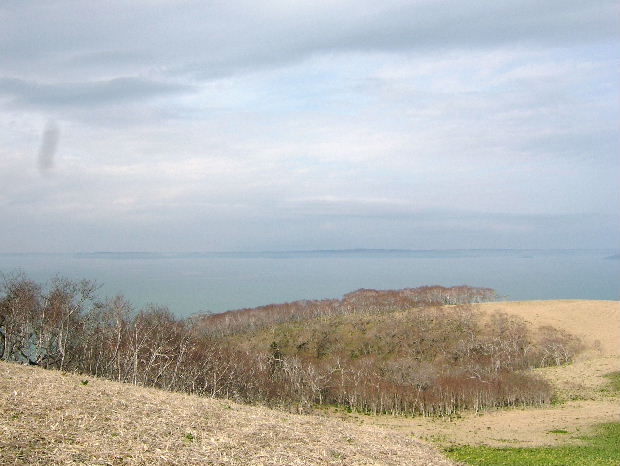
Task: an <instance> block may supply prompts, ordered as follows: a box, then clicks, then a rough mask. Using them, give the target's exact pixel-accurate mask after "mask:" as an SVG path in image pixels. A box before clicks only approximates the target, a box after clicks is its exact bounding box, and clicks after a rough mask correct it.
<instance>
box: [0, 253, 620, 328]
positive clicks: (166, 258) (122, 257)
mask: <svg viewBox="0 0 620 466" xmlns="http://www.w3.org/2000/svg"><path fill="white" fill-rule="evenodd" d="M0 273H2V274H3V275H5V276H6V275H11V274H14V273H24V274H25V275H26V276H28V277H29V278H31V279H33V280H36V281H38V282H40V283H44V282H46V281H48V280H50V279H51V278H52V277H54V276H63V277H66V278H70V279H83V278H85V279H89V280H93V281H96V282H97V283H98V284H99V285H100V289H99V292H98V294H99V296H100V297H112V296H115V295H118V294H120V295H124V296H125V297H126V298H127V299H128V300H129V301H131V302H132V304H133V306H134V308H135V309H140V308H142V307H144V306H147V305H149V304H159V305H164V306H167V307H169V308H170V310H171V311H172V312H173V313H174V314H175V315H177V316H178V317H187V316H190V315H192V314H196V313H202V312H222V311H225V310H229V309H238V308H244V307H255V306H260V305H264V304H271V303H283V302H288V301H295V300H300V299H322V298H340V297H341V296H342V295H343V294H345V293H348V292H350V291H355V290H358V289H360V288H373V289H397V288H409V287H417V286H423V285H442V286H453V285H470V286H480V287H488V288H493V289H495V290H496V292H497V293H498V294H499V295H500V296H501V298H502V299H504V300H530V299H606V300H618V299H620V286H619V285H620V281H619V277H620V256H619V253H618V250H606V249H605V250H602V249H596V250H594V249H579V250H547V249H545V250H542V249H536V250H523V249H520V250H515V249H476V250H470V249H465V250H402V249H394V250H392V249H353V250H320V251H264V252H193V253H165V252H85V253H67V254H44V253H2V254H0Z"/></svg>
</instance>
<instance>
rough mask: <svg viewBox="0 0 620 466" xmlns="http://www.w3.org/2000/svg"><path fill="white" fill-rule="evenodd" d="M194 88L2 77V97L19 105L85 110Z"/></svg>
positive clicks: (119, 81) (119, 80)
mask: <svg viewBox="0 0 620 466" xmlns="http://www.w3.org/2000/svg"><path fill="white" fill-rule="evenodd" d="M191 89H192V88H191V87H190V86H186V85H181V84H171V83H165V82H157V81H151V80H147V79H142V78H133V77H127V78H115V79H110V80H105V81H92V82H63V83H57V84H47V83H46V84H43V83H38V82H33V81H26V80H23V79H17V78H7V77H4V78H0V95H2V94H4V95H5V96H8V97H9V98H11V99H12V100H13V101H14V102H15V103H18V104H27V105H33V106H43V107H64V106H70V107H82V106H90V105H93V104H95V105H100V104H115V103H127V102H132V101H136V100H142V99H149V98H153V97H157V96H163V95H168V94H174V93H181V92H187V91H189V90H191Z"/></svg>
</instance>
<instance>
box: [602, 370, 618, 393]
mask: <svg viewBox="0 0 620 466" xmlns="http://www.w3.org/2000/svg"><path fill="white" fill-rule="evenodd" d="M603 377H605V378H606V379H607V380H608V381H609V382H608V384H607V387H605V389H606V390H605V391H610V392H620V371H616V372H610V373H609V374H605V375H604V376H603Z"/></svg>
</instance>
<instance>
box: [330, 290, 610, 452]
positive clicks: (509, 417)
mask: <svg viewBox="0 0 620 466" xmlns="http://www.w3.org/2000/svg"><path fill="white" fill-rule="evenodd" d="M474 306H475V308H477V309H479V310H482V311H485V312H488V313H491V312H494V311H501V312H506V313H509V314H516V315H518V316H520V317H522V318H524V319H525V320H526V322H527V323H528V324H529V325H532V326H534V327H538V326H543V325H552V326H554V327H556V328H559V329H563V330H566V331H568V332H571V333H573V334H575V335H577V336H579V337H580V338H581V339H582V341H583V342H584V343H585V345H586V347H587V349H586V350H585V351H584V352H583V353H582V354H581V355H579V357H578V359H577V361H576V362H575V363H573V364H570V365H566V366H561V367H548V368H543V369H538V371H539V373H540V374H541V375H543V377H545V378H547V380H549V381H550V382H551V383H552V384H553V385H554V388H555V389H556V392H557V393H558V398H559V399H558V402H557V403H556V404H554V405H553V406H549V407H545V408H527V409H502V410H497V411H488V412H486V413H484V414H481V415H476V414H474V413H463V414H462V415H461V416H459V417H457V418H452V419H448V418H443V419H433V418H404V417H390V416H376V417H369V416H355V415H351V414H344V413H342V412H340V413H338V414H337V415H336V416H337V417H340V418H343V419H346V418H352V419H354V421H355V422H364V423H365V424H370V425H377V426H380V427H384V428H391V429H393V430H394V431H396V432H400V433H407V434H410V435H414V436H416V437H417V438H421V439H426V440H429V441H432V442H434V443H436V444H440V445H444V446H447V445H454V444H459V445H463V444H468V445H489V446H506V447H515V446H523V447H528V446H539V445H557V444H562V443H566V442H570V441H574V442H579V441H578V440H575V439H572V438H571V437H577V436H581V435H583V434H587V433H588V432H589V430H590V429H591V428H592V426H594V425H596V424H599V423H605V422H614V421H616V422H617V421H618V420H620V400H619V399H618V394H617V393H610V392H609V391H607V390H606V389H605V387H606V386H607V385H608V383H609V381H608V379H606V378H605V377H604V376H605V375H606V374H608V373H610V372H613V371H618V370H620V303H619V302H618V301H594V300H554V301H520V302H498V303H482V304H476V305H474ZM553 431H556V432H553ZM557 431H565V432H559V433H558V432H557Z"/></svg>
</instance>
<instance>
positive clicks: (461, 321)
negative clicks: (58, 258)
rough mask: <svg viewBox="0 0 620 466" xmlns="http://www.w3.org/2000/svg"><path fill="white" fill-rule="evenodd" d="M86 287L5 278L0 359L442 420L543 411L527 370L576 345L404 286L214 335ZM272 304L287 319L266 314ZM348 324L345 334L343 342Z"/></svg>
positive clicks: (216, 327) (203, 324) (300, 407)
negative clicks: (499, 410)
mask: <svg viewBox="0 0 620 466" xmlns="http://www.w3.org/2000/svg"><path fill="white" fill-rule="evenodd" d="M428 288H434V287H428ZM465 288H467V287H465ZM97 289H98V287H97V286H96V284H94V283H93V282H91V281H87V280H81V281H74V280H68V279H66V278H55V279H53V280H51V281H50V282H49V283H47V284H40V283H37V282H35V281H33V280H31V279H29V278H28V277H26V276H24V275H12V276H7V277H4V281H3V283H2V287H1V290H0V291H1V293H0V357H1V358H2V359H4V360H8V361H16V362H21V363H24V364H31V365H37V366H41V367H44V368H48V369H59V370H64V371H75V372H79V373H83V374H88V375H92V376H97V377H105V378H108V379H111V380H116V381H119V382H125V383H131V384H136V385H144V386H152V387H158V388H162V389H166V390H174V391H183V392H188V393H194V394H198V395H202V396H210V397H222V398H230V399H234V400H237V401H242V402H247V403H262V404H266V405H271V406H279V407H284V408H288V409H292V410H296V411H307V410H309V409H311V408H312V407H313V406H316V405H334V404H335V405H341V406H345V407H347V408H348V409H352V410H358V411H364V412H372V413H393V414H422V415H448V414H453V413H455V412H457V411H459V410H462V409H474V410H480V409H485V408H488V407H495V406H515V405H520V404H543V403H546V402H549V400H550V398H551V396H552V393H551V387H550V386H549V385H548V384H547V383H546V382H544V381H543V380H541V379H539V378H536V377H535V376H533V375H532V374H531V373H528V372H527V369H529V368H532V367H537V366H545V365H553V364H563V363H565V362H569V361H570V360H571V359H572V357H573V356H574V355H575V354H576V353H577V352H578V351H579V349H580V343H579V341H578V340H577V339H576V338H575V337H573V336H571V335H568V334H566V333H564V332H560V331H558V330H556V329H553V328H546V329H539V330H537V331H536V332H535V333H531V332H530V331H529V330H528V328H527V327H526V326H525V324H524V323H523V322H522V321H520V320H519V319H517V318H513V317H509V316H506V315H500V314H498V315H495V316H493V317H492V318H491V319H490V320H489V319H487V320H485V319H484V318H483V316H482V315H481V314H479V313H476V312H474V311H473V310H472V309H470V308H468V307H467V306H466V305H463V304H459V305H455V306H450V307H438V306H437V305H436V304H437V303H434V304H433V302H432V301H429V302H423V301H422V298H420V296H423V293H421V294H420V296H415V292H413V291H411V290H408V291H404V290H399V291H395V292H376V291H373V290H361V291H358V292H355V293H352V294H350V295H347V296H345V297H344V298H343V299H342V300H337V301H339V303H336V304H333V305H331V304H330V305H329V306H327V308H329V309H330V310H328V311H325V312H322V311H320V309H323V307H322V306H324V304H325V302H324V301H316V302H312V303H316V304H311V305H309V304H308V302H302V303H301V305H300V306H299V307H297V308H296V307H295V305H293V304H291V303H289V304H287V305H274V306H272V307H266V308H267V312H266V314H267V315H268V316H269V317H267V318H265V319H264V320H260V318H259V317H258V316H260V311H259V310H252V311H251V312H247V311H244V312H236V313H229V315H231V314H232V315H234V316H235V319H236V320H235V325H234V326H232V325H226V326H224V327H223V326H222V324H221V321H219V320H218V319H220V317H218V316H207V317H205V318H189V319H179V318H177V317H175V316H174V315H173V314H172V313H171V312H170V311H169V310H168V309H167V308H165V307H161V306H157V305H150V306H147V307H145V308H143V309H139V310H136V309H134V308H133V306H132V305H131V303H130V302H128V301H127V300H126V299H124V298H123V297H122V296H116V297H113V298H103V299H101V298H99V297H98V296H97ZM413 290H415V289H413ZM471 290H475V289H471ZM426 291H428V289H424V290H423V292H426ZM435 291H436V290H435ZM453 291H454V290H452V292H451V293H452V294H451V296H454V294H453ZM463 291H467V293H470V291H468V290H463ZM483 294H484V295H487V292H483ZM439 296H440V297H441V296H444V295H442V294H441V293H439ZM459 296H460V297H459V298H458V299H459V300H465V301H466V298H464V297H463V296H465V294H461V295H459ZM471 296H473V297H474V298H471V300H476V299H480V298H479V296H480V294H479V293H476V292H473V291H471ZM392 298H393V299H392ZM424 299H426V298H424ZM402 300H405V302H406V304H403V302H402ZM443 301H444V299H443V298H441V302H443ZM382 302H384V303H385V304H382ZM412 302H415V303H416V304H415V306H413V305H411V303H412ZM421 303H424V304H421ZM278 306H280V307H278ZM257 309H261V308H257ZM273 309H278V311H277V312H274V311H273ZM282 309H284V311H283V312H281V314H283V315H287V316H289V317H287V318H281V317H276V318H274V316H277V314H278V312H280V311H281V310H282ZM295 309H298V311H296V310H295ZM308 309H312V310H311V311H308ZM317 309H319V310H317ZM334 309H336V311H334ZM345 309H346V311H345ZM296 312H299V313H300V316H296V317H295V318H294V319H292V318H291V317H290V316H292V315H295V313H296ZM244 316H245V317H246V318H247V320H248V322H245V323H244V322H243V318H244ZM362 317H363V318H362ZM257 320H258V321H259V322H260V325H257V324H256V322H257ZM265 322H271V324H270V325H271V327H267V324H266V323H265ZM296 328H297V329H299V328H302V329H306V330H307V331H306V332H305V333H303V332H302V333H303V335H302V334H301V333H299V334H296V333H295V329H296ZM350 328H354V329H356V330H355V331H354V332H350V333H351V335H353V336H354V337H355V338H353V339H351V338H349V340H347V339H346V338H340V337H341V336H342V335H344V334H345V333H346V332H345V329H350ZM308 329H310V330H308ZM265 332H267V333H268V334H270V335H271V337H268V338H267V337H265ZM265 338H267V339H265ZM302 340H303V341H302ZM340 340H342V341H340ZM242 342H243V343H242ZM248 342H250V343H252V342H254V346H252V344H248ZM261 342H262V343H261Z"/></svg>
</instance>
